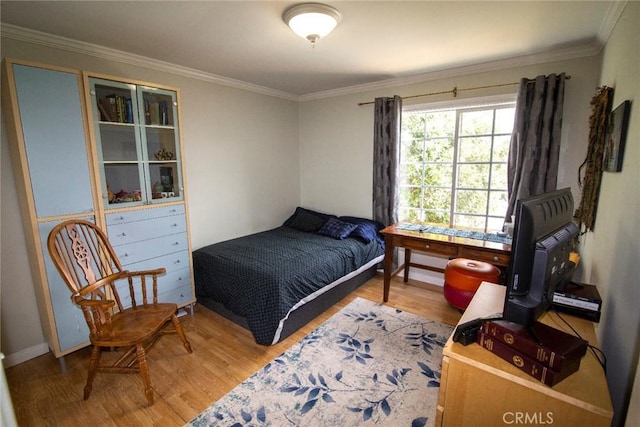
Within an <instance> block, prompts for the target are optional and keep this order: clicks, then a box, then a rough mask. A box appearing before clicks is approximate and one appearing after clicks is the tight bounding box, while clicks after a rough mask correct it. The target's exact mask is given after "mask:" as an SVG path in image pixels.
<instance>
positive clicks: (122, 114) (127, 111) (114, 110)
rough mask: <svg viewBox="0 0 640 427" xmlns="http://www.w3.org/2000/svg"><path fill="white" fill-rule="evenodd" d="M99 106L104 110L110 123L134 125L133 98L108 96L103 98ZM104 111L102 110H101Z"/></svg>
mask: <svg viewBox="0 0 640 427" xmlns="http://www.w3.org/2000/svg"><path fill="white" fill-rule="evenodd" d="M99 105H102V107H103V108H104V110H105V112H106V115H107V117H108V118H109V120H108V121H110V122H118V123H133V122H134V120H133V105H132V102H131V98H125V97H124V96H120V95H108V96H106V97H104V98H101V99H100V101H99ZM100 111H102V109H101V110H100Z"/></svg>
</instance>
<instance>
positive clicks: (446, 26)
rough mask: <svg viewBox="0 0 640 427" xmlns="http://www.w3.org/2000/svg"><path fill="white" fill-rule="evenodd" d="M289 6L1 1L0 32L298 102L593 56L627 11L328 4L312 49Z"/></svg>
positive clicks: (609, 4)
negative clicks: (329, 12) (150, 63)
mask: <svg viewBox="0 0 640 427" xmlns="http://www.w3.org/2000/svg"><path fill="white" fill-rule="evenodd" d="M302 2H304V1H302ZM297 3H300V2H296V1H125V2H121V1H5V0H2V1H1V3H0V19H1V21H2V24H3V31H5V29H7V28H12V29H15V28H14V27H13V26H19V27H22V28H26V29H31V30H37V31H40V32H44V33H47V34H51V35H55V36H59V37H64V38H68V39H73V40H80V41H83V42H86V43H90V44H94V45H99V46H103V47H108V48H111V49H116V50H120V51H124V52H128V53H130V54H135V55H140V56H143V57H147V58H152V59H154V60H157V61H162V62H166V63H170V64H176V65H179V66H181V67H184V68H185V69H189V70H194V71H197V72H200V73H205V74H207V75H211V76H215V77H216V78H218V77H222V78H223V79H229V81H240V82H246V83H249V84H251V85H255V86H256V87H261V88H265V89H268V90H273V91H276V92H279V93H282V94H284V95H291V96H293V97H301V96H302V97H304V96H309V95H310V94H318V93H322V92H327V91H335V90H337V89H343V88H349V87H353V86H361V85H365V86H366V85H367V84H375V83H377V82H384V81H389V80H394V79H407V78H411V77H414V76H419V75H424V74H428V73H434V72H441V71H442V70H448V69H453V68H457V67H470V66H478V65H480V64H486V63H490V62H494V61H503V62H504V61H505V60H508V61H515V62H517V61H518V59H520V60H522V58H526V57H529V56H530V55H534V56H536V55H537V56H538V57H540V56H544V57H546V58H556V59H565V58H564V57H571V55H574V56H577V55H579V53H578V52H582V54H584V52H590V54H594V53H597V52H598V51H599V49H600V48H601V47H602V45H603V43H604V42H605V41H606V38H607V37H608V36H609V33H610V31H611V28H613V25H614V24H615V20H616V19H617V17H618V16H619V15H620V13H621V11H622V8H623V6H624V4H625V2H615V1H495V2H494V1H333V0H332V1H326V2H325V3H327V4H330V5H332V6H334V7H336V8H337V9H338V10H339V11H340V12H341V14H342V17H343V18H342V22H341V24H340V25H339V26H338V27H337V28H336V29H335V30H334V31H333V33H331V34H329V35H328V36H327V37H325V38H324V39H321V40H320V41H318V43H317V44H316V47H315V48H312V47H311V44H310V43H309V42H308V41H306V40H304V39H302V38H300V37H298V36H297V35H295V34H294V33H293V32H292V31H291V30H290V29H289V28H288V27H287V26H286V25H285V24H284V22H283V21H282V13H283V12H284V11H285V10H286V9H287V8H288V7H290V6H291V5H294V4H297ZM4 24H11V25H8V26H7V25H4ZM6 34H7V33H6V32H4V33H3V36H6ZM84 46H85V48H87V47H86V45H84Z"/></svg>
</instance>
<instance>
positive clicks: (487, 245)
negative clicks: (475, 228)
mask: <svg viewBox="0 0 640 427" xmlns="http://www.w3.org/2000/svg"><path fill="white" fill-rule="evenodd" d="M380 233H382V234H383V235H384V241H385V254H384V295H383V300H384V302H387V301H388V300H389V286H390V283H391V277H392V276H395V275H396V274H397V273H398V272H399V271H400V269H401V268H403V267H404V281H405V282H407V281H408V280H409V267H416V268H422V269H426V270H431V271H438V272H441V273H442V272H444V270H443V269H442V268H437V267H433V266H428V265H423V264H416V263H412V262H411V251H412V250H417V251H420V252H425V253H427V254H433V255H440V256H446V257H449V258H469V259H475V260H478V261H484V262H488V263H490V264H493V265H495V266H498V267H508V266H509V260H510V258H511V245H505V244H503V243H496V242H489V241H485V240H477V239H468V238H464V237H455V236H447V235H444V234H434V233H424V232H419V231H411V230H402V229H399V228H398V227H397V224H394V225H390V226H389V227H387V228H385V229H383V230H381V231H380ZM398 247H400V248H404V264H403V265H401V266H400V267H398V269H397V270H396V271H391V269H392V264H393V252H394V249H395V248H398Z"/></svg>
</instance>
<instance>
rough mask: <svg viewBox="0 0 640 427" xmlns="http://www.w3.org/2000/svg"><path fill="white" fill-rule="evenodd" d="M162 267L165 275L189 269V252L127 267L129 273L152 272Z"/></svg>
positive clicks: (175, 253)
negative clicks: (165, 271)
mask: <svg viewBox="0 0 640 427" xmlns="http://www.w3.org/2000/svg"><path fill="white" fill-rule="evenodd" d="M160 267H164V268H165V269H166V270H167V273H169V272H171V271H174V270H180V269H182V268H188V267H189V251H181V252H174V253H170V254H167V255H164V256H161V257H158V258H151V259H147V260H144V261H141V262H136V263H132V264H128V265H127V270H129V271H141V270H153V269H156V268H160Z"/></svg>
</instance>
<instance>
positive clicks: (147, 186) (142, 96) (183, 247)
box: [2, 59, 195, 357]
mask: <svg viewBox="0 0 640 427" xmlns="http://www.w3.org/2000/svg"><path fill="white" fill-rule="evenodd" d="M3 65H4V72H3V81H2V84H3V88H2V90H3V97H2V98H3V103H4V104H3V112H4V114H5V123H6V126H7V135H8V137H9V144H10V149H11V155H12V161H13V167H14V172H15V176H16V185H17V187H18V188H17V190H18V196H19V201H20V209H21V213H22V217H23V228H24V232H25V237H26V240H27V249H28V253H29V261H30V265H31V271H32V278H33V282H34V286H35V294H36V299H37V303H38V309H39V313H40V321H41V325H42V330H43V334H44V336H45V339H46V340H47V344H48V346H49V348H50V349H51V351H52V352H53V354H54V355H55V356H56V357H61V356H64V355H65V354H68V353H70V352H72V351H75V350H77V349H79V348H82V347H84V346H86V345H88V344H89V339H88V338H89V332H88V329H87V326H86V323H85V320H84V317H83V315H82V312H81V311H80V310H79V309H78V308H77V306H75V305H74V304H73V303H72V302H71V299H70V297H71V294H70V292H69V289H68V288H67V286H66V284H65V283H64V282H63V281H62V278H61V277H60V275H59V273H58V272H57V270H56V269H55V267H54V266H53V263H52V262H51V259H50V256H49V254H48V252H47V248H46V240H47V237H48V234H49V231H50V230H51V229H52V228H53V227H54V226H55V225H56V224H58V223H59V222H61V221H63V220H67V219H72V218H82V219H87V220H89V221H93V222H95V223H96V224H98V225H99V226H100V227H101V228H103V229H104V230H106V231H107V234H108V235H109V240H110V241H111V243H112V244H113V246H114V248H115V249H116V252H117V253H118V255H119V257H120V259H121V261H122V263H123V264H124V265H125V266H126V267H125V268H128V269H130V270H137V269H147V268H156V267H165V268H166V269H167V273H166V274H165V275H163V276H161V278H159V299H160V300H161V301H163V302H175V303H177V304H178V306H179V307H188V306H190V305H192V304H193V302H194V301H195V297H194V291H193V273H192V266H191V257H190V255H189V254H190V238H189V235H188V230H189V227H188V216H187V203H186V202H187V199H186V194H185V183H184V173H183V172H184V161H183V156H182V150H181V148H182V147H181V137H180V135H181V134H180V127H179V124H180V115H179V91H178V89H175V88H167V87H157V86H154V85H151V84H147V83H143V82H132V81H122V80H119V79H117V78H113V77H108V76H98V75H92V74H90V73H86V72H85V73H83V72H81V71H79V70H71V69H65V68H60V67H51V66H47V65H42V64H35V63H30V62H25V61H17V60H9V59H6V60H5V63H4V64H3ZM114 114H115V115H114ZM25 285H27V284H25Z"/></svg>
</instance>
